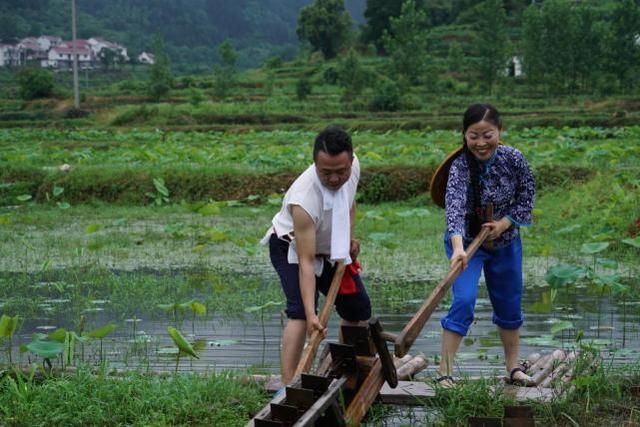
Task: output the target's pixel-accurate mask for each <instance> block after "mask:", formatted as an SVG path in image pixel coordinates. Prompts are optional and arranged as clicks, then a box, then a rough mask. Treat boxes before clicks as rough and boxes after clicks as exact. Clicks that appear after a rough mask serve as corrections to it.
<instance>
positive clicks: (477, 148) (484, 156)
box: [464, 121, 500, 160]
mask: <svg viewBox="0 0 640 427" xmlns="http://www.w3.org/2000/svg"><path fill="white" fill-rule="evenodd" d="M464 139H465V141H466V143H467V148H468V149H469V151H471V153H472V154H473V155H474V156H475V158H476V159H478V160H489V159H490V158H491V156H493V153H494V152H495V151H496V148H498V143H499V141H500V129H498V127H497V126H496V125H494V124H493V123H489V122H485V121H481V122H478V123H475V124H473V125H471V126H469V127H468V128H467V130H466V132H465V133H464Z"/></svg>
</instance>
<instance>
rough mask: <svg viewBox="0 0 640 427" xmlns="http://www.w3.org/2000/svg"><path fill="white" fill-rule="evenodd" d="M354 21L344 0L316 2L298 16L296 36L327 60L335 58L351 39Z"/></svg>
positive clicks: (303, 9) (317, 0) (318, 0)
mask: <svg viewBox="0 0 640 427" xmlns="http://www.w3.org/2000/svg"><path fill="white" fill-rule="evenodd" d="M351 25H352V20H351V16H350V15H349V13H348V12H347V11H346V9H345V7H344V1H343V0H314V2H313V3H312V4H310V5H309V6H306V7H303V8H302V10H301V11H300V15H299V16H298V27H297V29H296V34H297V35H298V38H299V39H300V41H307V42H309V44H310V45H311V47H312V48H313V49H314V50H319V51H321V52H322V54H323V55H324V57H325V59H330V58H334V57H335V56H336V55H337V54H338V52H339V50H340V48H342V47H343V46H344V44H345V42H346V41H347V40H348V38H349V33H350V30H351Z"/></svg>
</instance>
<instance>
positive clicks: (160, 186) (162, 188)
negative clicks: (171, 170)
mask: <svg viewBox="0 0 640 427" xmlns="http://www.w3.org/2000/svg"><path fill="white" fill-rule="evenodd" d="M153 185H154V187H156V191H157V192H158V193H160V194H162V195H163V196H164V197H169V189H168V188H167V187H166V185H165V184H164V179H162V178H154V179H153Z"/></svg>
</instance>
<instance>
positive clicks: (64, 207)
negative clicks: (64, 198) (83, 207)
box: [56, 202, 71, 209]
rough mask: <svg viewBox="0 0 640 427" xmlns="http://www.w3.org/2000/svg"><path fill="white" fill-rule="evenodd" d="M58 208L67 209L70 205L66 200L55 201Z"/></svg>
mask: <svg viewBox="0 0 640 427" xmlns="http://www.w3.org/2000/svg"><path fill="white" fill-rule="evenodd" d="M56 205H58V207H59V208H60V209H69V208H70V207H71V205H70V204H69V203H67V202H58V203H56Z"/></svg>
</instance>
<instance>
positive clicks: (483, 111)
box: [462, 104, 502, 238]
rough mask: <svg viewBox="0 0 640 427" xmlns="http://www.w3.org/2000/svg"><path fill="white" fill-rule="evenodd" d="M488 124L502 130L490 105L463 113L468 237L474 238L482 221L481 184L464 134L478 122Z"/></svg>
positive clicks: (476, 166) (477, 106)
mask: <svg viewBox="0 0 640 427" xmlns="http://www.w3.org/2000/svg"><path fill="white" fill-rule="evenodd" d="M483 121H484V122H489V123H491V124H493V125H494V126H495V127H497V128H498V130H501V129H502V119H501V118H500V113H499V112H498V110H497V109H496V107H494V106H493V105H491V104H473V105H472V106H470V107H469V108H467V111H465V112H464V116H463V118H462V145H463V147H464V155H465V158H466V160H467V164H468V165H469V175H470V180H471V190H472V191H471V197H472V206H473V209H472V212H473V214H472V215H471V218H469V230H468V236H469V237H470V238H474V237H475V236H476V235H477V234H478V233H479V232H480V227H481V225H482V223H483V220H484V216H485V215H484V209H483V208H482V184H481V182H480V165H479V164H478V161H477V160H476V158H475V156H474V155H473V154H472V153H471V152H470V151H469V148H468V147H467V140H466V138H465V136H464V135H465V133H466V132H467V129H469V127H470V126H472V125H474V124H476V123H479V122H483Z"/></svg>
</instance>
